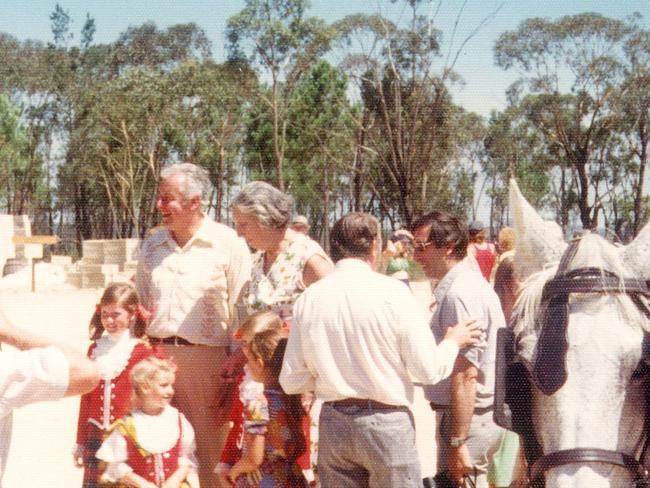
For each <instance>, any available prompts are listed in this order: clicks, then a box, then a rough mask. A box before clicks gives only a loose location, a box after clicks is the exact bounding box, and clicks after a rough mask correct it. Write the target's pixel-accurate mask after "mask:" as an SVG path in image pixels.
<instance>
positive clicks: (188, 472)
mask: <svg viewBox="0 0 650 488" xmlns="http://www.w3.org/2000/svg"><path fill="white" fill-rule="evenodd" d="M175 373H176V365H175V364H174V363H172V362H171V361H169V360H166V359H160V358H156V357H149V358H147V359H144V360H142V361H140V362H139V363H138V364H136V365H135V366H134V367H133V370H132V371H131V384H132V385H133V398H132V402H133V407H134V408H133V410H132V412H131V413H130V414H129V415H126V416H125V417H122V418H121V419H120V420H118V421H117V422H115V424H114V425H113V426H112V427H111V431H110V435H109V436H108V437H107V438H106V440H105V441H104V443H103V444H102V446H101V447H100V448H99V450H98V451H97V458H98V459H100V460H102V461H104V462H105V463H106V470H105V471H104V474H103V475H102V478H101V480H102V482H107V483H116V485H111V486H120V487H121V486H125V487H136V488H181V487H183V488H188V487H192V488H196V487H198V486H199V484H198V476H197V473H196V468H197V461H196V455H195V450H196V443H195V441H194V429H193V428H192V426H191V425H190V423H189V422H188V421H187V419H186V418H185V416H184V415H183V414H182V413H180V412H179V411H178V410H176V409H175V408H174V407H172V406H171V405H170V402H171V400H172V397H173V396H174V379H175Z"/></svg>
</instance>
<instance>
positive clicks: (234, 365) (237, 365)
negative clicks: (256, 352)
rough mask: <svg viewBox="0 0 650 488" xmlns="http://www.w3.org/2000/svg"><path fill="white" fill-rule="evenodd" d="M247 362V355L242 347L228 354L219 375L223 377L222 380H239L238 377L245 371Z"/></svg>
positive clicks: (232, 381)
mask: <svg viewBox="0 0 650 488" xmlns="http://www.w3.org/2000/svg"><path fill="white" fill-rule="evenodd" d="M245 364H246V356H245V355H244V351H243V350H242V349H241V347H240V348H239V349H237V350H236V351H235V352H233V353H232V354H231V355H230V356H228V357H227V358H226V360H225V361H224V362H223V364H222V365H221V368H219V377H220V378H221V381H223V382H224V383H234V382H235V381H237V378H239V376H240V375H241V374H242V372H243V371H244V365H245Z"/></svg>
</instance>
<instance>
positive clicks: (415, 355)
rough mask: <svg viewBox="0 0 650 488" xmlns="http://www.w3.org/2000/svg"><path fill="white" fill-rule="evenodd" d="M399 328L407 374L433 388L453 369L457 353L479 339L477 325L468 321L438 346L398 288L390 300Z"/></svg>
mask: <svg viewBox="0 0 650 488" xmlns="http://www.w3.org/2000/svg"><path fill="white" fill-rule="evenodd" d="M390 300H392V301H393V303H394V306H393V309H394V311H395V314H396V316H395V318H396V320H397V321H398V322H399V323H398V324H397V327H399V328H400V333H401V340H400V349H401V351H400V354H401V357H402V361H403V362H404V364H405V365H406V368H407V369H408V371H409V373H410V374H411V375H412V376H413V377H414V378H415V379H416V380H417V381H419V382H421V383H424V384H429V385H432V384H435V383H438V382H439V381H442V380H443V379H445V378H447V377H448V376H449V375H450V374H451V373H452V371H453V369H454V364H455V362H456V357H457V355H458V351H459V349H462V348H463V347H465V346H469V345H472V344H476V343H477V342H478V341H479V339H480V337H481V336H482V334H483V333H482V331H481V329H480V325H481V324H480V323H478V322H476V321H475V320H472V319H469V320H466V321H463V322H461V323H459V324H456V325H454V326H453V327H450V328H449V329H448V330H447V334H446V335H445V339H444V340H443V341H441V342H440V343H439V344H436V340H435V338H434V337H433V333H432V332H431V329H430V328H429V324H428V322H427V319H426V316H425V315H424V313H423V312H422V310H421V306H420V304H419V303H418V302H417V301H416V299H415V298H414V297H413V294H412V293H411V292H409V291H407V290H405V289H404V287H399V288H397V287H396V289H395V293H394V295H393V296H391V297H390Z"/></svg>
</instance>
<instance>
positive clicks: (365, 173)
mask: <svg viewBox="0 0 650 488" xmlns="http://www.w3.org/2000/svg"><path fill="white" fill-rule="evenodd" d="M404 3H406V4H407V6H408V7H407V8H409V10H410V17H409V19H408V22H406V23H405V24H404V25H396V24H394V23H393V22H391V21H389V20H388V19H385V18H383V17H381V16H380V15H363V14H355V15H351V16H348V17H346V18H344V19H343V20H341V21H339V22H337V23H336V24H335V25H334V27H335V28H336V30H337V33H338V36H337V40H336V46H337V49H338V52H339V53H341V54H342V56H341V61H340V64H339V66H340V67H341V68H342V69H344V70H345V72H346V73H348V75H349V76H350V78H351V80H353V81H354V82H355V83H356V88H357V90H358V96H359V98H360V99H361V101H362V104H363V109H362V110H361V111H360V112H359V117H358V118H357V144H358V146H357V147H358V151H357V152H356V156H355V158H354V159H353V161H354V166H353V168H352V171H353V172H354V173H355V175H356V178H357V179H356V180H355V181H354V185H355V186H356V188H355V189H354V190H353V194H354V195H355V199H356V198H358V195H359V193H360V191H359V187H360V186H361V180H363V185H365V186H366V187H367V188H368V189H369V191H370V194H371V195H372V197H371V199H372V200H374V201H376V202H377V204H378V210H379V212H380V213H381V214H382V215H383V216H384V217H386V218H387V219H389V220H390V221H391V222H395V221H400V222H401V224H402V225H405V226H408V225H410V223H411V222H412V220H413V219H414V217H415V216H417V215H420V214H422V213H424V211H426V209H428V208H430V207H431V206H433V205H436V206H449V205H453V204H454V202H453V201H452V200H453V197H454V195H453V194H452V192H450V191H449V190H448V189H449V187H448V186H446V185H445V183H449V180H448V179H446V178H447V177H449V176H450V175H451V174H452V173H453V170H454V167H455V165H453V164H452V159H453V154H454V151H455V150H456V146H455V141H454V138H455V137H456V135H455V132H454V130H453V124H456V123H458V122H460V120H461V119H460V118H456V114H457V112H456V107H454V105H453V102H452V100H451V96H450V94H449V91H448V89H447V84H448V83H450V82H453V81H454V80H455V79H456V75H455V74H454V73H453V66H454V62H455V59H456V58H457V56H456V57H455V56H448V58H447V60H446V61H445V62H442V63H440V64H441V66H439V67H438V68H437V69H435V68H436V63H437V62H438V61H439V60H440V58H441V57H442V52H441V47H440V38H441V32H440V31H438V30H436V29H434V28H433V21H432V19H431V18H429V17H427V16H425V15H422V14H421V13H420V8H421V7H422V5H423V4H426V3H429V2H428V1H416V0H412V1H408V2H404ZM459 15H460V14H459ZM480 25H481V24H479V27H480ZM477 28H478V27H477ZM470 37H471V35H470ZM467 40H468V39H466V40H465V42H466V41H467ZM465 42H464V43H463V45H464V44H465ZM360 175H362V178H361V177H359V176H360ZM441 181H442V182H444V183H442V184H440V182H441ZM459 181H460V180H459ZM464 201H466V199H465V200H464ZM355 206H356V207H358V206H359V205H358V204H355ZM393 209H395V210H393Z"/></svg>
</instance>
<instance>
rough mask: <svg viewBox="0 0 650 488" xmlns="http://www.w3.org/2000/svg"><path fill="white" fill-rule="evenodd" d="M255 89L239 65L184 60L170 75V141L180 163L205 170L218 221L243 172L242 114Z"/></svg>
mask: <svg viewBox="0 0 650 488" xmlns="http://www.w3.org/2000/svg"><path fill="white" fill-rule="evenodd" d="M257 89H258V86H257V77H256V75H255V73H254V72H253V71H252V70H251V69H250V68H249V67H248V66H247V65H246V64H245V63H241V62H227V63H224V64H217V63H215V62H213V61H210V60H208V61H204V62H187V63H184V64H182V65H180V66H179V67H178V68H177V69H175V70H174V71H172V72H170V73H169V80H168V92H169V93H170V94H173V97H174V99H175V103H174V107H173V111H174V114H173V117H174V123H173V130H172V131H171V143H172V145H173V147H174V148H175V150H176V151H177V152H178V154H179V158H181V159H182V160H183V161H187V162H191V163H194V164H198V165H200V166H203V167H205V168H206V169H207V170H208V172H209V175H210V180H211V181H212V184H213V185H214V188H215V195H214V199H213V202H212V205H213V209H214V213H215V216H216V218H217V219H218V220H221V218H222V217H223V215H222V214H223V211H224V210H226V208H225V204H224V200H225V195H226V191H227V189H228V187H229V186H232V185H234V184H235V183H236V177H237V176H238V175H239V174H240V172H241V171H240V170H241V169H242V167H241V160H242V154H241V152H242V149H241V148H242V145H243V144H244V139H245V135H246V128H245V115H246V112H247V110H248V109H249V108H250V106H251V100H252V99H253V97H254V94H255V93H256V90H257Z"/></svg>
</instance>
